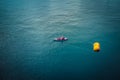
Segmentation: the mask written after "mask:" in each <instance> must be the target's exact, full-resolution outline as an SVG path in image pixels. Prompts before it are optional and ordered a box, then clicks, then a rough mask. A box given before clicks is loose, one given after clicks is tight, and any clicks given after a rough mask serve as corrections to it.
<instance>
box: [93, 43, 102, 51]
mask: <svg viewBox="0 0 120 80" xmlns="http://www.w3.org/2000/svg"><path fill="white" fill-rule="evenodd" d="M93 50H94V51H95V52H99V51H100V43H99V42H95V43H94V44H93Z"/></svg>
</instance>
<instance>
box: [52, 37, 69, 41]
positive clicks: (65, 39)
mask: <svg viewBox="0 0 120 80" xmlns="http://www.w3.org/2000/svg"><path fill="white" fill-rule="evenodd" d="M67 40H68V38H66V37H65V38H64V39H60V38H54V41H67Z"/></svg>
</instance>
